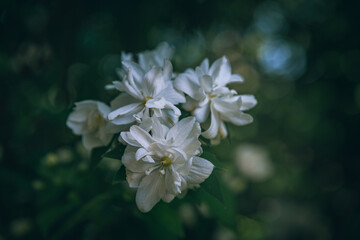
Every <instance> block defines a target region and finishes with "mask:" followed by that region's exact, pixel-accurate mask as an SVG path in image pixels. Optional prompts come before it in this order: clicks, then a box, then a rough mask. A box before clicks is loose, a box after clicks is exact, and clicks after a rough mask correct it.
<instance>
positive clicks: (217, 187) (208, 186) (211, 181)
mask: <svg viewBox="0 0 360 240" xmlns="http://www.w3.org/2000/svg"><path fill="white" fill-rule="evenodd" d="M200 186H201V187H202V188H203V189H204V190H205V191H206V192H207V193H209V194H210V195H212V196H213V197H215V198H216V199H217V200H219V201H220V202H221V203H222V204H224V203H225V202H224V196H223V191H222V189H221V184H220V181H219V177H218V173H217V172H215V171H213V172H212V173H211V175H210V177H208V178H207V179H206V180H205V181H204V182H203V183H202V184H200Z"/></svg>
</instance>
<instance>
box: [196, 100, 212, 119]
mask: <svg viewBox="0 0 360 240" xmlns="http://www.w3.org/2000/svg"><path fill="white" fill-rule="evenodd" d="M209 112H210V104H209V103H208V104H204V105H202V106H200V107H198V108H196V109H195V110H194V111H193V115H194V116H195V117H196V120H198V122H199V123H204V122H205V121H206V120H207V119H208V117H209Z"/></svg>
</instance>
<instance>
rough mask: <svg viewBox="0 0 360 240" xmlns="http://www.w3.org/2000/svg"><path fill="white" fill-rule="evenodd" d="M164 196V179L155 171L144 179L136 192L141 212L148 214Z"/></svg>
mask: <svg viewBox="0 0 360 240" xmlns="http://www.w3.org/2000/svg"><path fill="white" fill-rule="evenodd" d="M164 195H165V182H164V178H163V177H162V176H161V175H159V173H158V171H153V172H152V173H151V174H150V175H148V176H145V177H144V178H143V179H142V181H141V183H140V185H139V188H138V190H137V192H136V204H137V206H138V208H139V210H140V211H142V212H148V211H150V210H151V209H152V208H153V207H154V206H155V204H156V203H157V202H159V201H160V199H161V198H162V197H163V196H164Z"/></svg>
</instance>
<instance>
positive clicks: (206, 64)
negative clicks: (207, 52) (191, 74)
mask: <svg viewBox="0 0 360 240" xmlns="http://www.w3.org/2000/svg"><path fill="white" fill-rule="evenodd" d="M200 68H201V70H202V72H203V73H205V74H208V73H209V59H207V58H205V59H204V61H202V63H201V64H200Z"/></svg>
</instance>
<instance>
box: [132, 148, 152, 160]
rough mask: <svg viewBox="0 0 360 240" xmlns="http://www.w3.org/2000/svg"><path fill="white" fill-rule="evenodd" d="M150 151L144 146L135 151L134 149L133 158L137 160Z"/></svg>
mask: <svg viewBox="0 0 360 240" xmlns="http://www.w3.org/2000/svg"><path fill="white" fill-rule="evenodd" d="M149 153H150V152H149V151H148V150H146V149H145V148H139V149H138V150H137V151H136V154H135V159H136V160H137V161H139V160H140V159H142V158H143V157H145V156H146V155H148V154H149Z"/></svg>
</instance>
